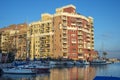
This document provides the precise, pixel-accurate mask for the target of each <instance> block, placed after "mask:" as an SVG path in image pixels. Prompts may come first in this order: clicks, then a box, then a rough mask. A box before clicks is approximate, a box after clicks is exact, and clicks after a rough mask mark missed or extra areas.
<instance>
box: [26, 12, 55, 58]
mask: <svg viewBox="0 0 120 80" xmlns="http://www.w3.org/2000/svg"><path fill="white" fill-rule="evenodd" d="M41 16H42V19H41V21H37V22H33V23H31V24H29V29H28V38H29V40H30V43H31V44H30V55H31V59H33V58H41V57H42V58H46V57H49V56H51V57H52V55H53V53H54V52H53V34H54V33H53V20H52V19H53V18H52V15H50V14H47V13H45V14H42V15H41Z"/></svg>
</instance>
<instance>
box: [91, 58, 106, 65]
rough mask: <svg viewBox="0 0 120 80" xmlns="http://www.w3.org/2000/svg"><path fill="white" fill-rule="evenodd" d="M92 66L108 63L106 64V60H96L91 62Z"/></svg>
mask: <svg viewBox="0 0 120 80" xmlns="http://www.w3.org/2000/svg"><path fill="white" fill-rule="evenodd" d="M90 64H92V65H104V64H107V63H106V60H102V59H96V60H93V61H91V62H90Z"/></svg>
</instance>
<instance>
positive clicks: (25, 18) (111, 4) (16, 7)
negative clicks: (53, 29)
mask: <svg viewBox="0 0 120 80" xmlns="http://www.w3.org/2000/svg"><path fill="white" fill-rule="evenodd" d="M69 4H73V5H74V6H76V11H77V12H78V13H80V14H82V15H84V16H91V17H93V18H94V38H95V39H94V40H95V44H94V45H95V50H97V51H99V53H100V55H101V52H102V51H106V52H107V53H108V55H107V57H112V58H113V57H116V58H120V35H119V34H120V0H0V28H2V27H6V26H8V25H11V24H20V23H24V22H27V23H31V22H34V21H38V20H40V19H41V14H42V13H50V14H54V13H55V9H56V8H59V7H62V6H65V5H69Z"/></svg>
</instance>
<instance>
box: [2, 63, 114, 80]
mask: <svg viewBox="0 0 120 80" xmlns="http://www.w3.org/2000/svg"><path fill="white" fill-rule="evenodd" d="M111 68H113V66H110V65H101V66H100V65H99V66H89V65H87V66H72V67H62V66H60V67H57V68H51V69H50V73H44V74H37V75H12V74H4V75H2V77H1V78H0V80H93V79H94V77H95V76H96V75H101V74H103V73H105V72H108V73H109V72H110V69H111Z"/></svg>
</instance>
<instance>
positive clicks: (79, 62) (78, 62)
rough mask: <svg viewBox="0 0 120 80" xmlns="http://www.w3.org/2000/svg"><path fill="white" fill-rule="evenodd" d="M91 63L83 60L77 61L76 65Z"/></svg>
mask: <svg viewBox="0 0 120 80" xmlns="http://www.w3.org/2000/svg"><path fill="white" fill-rule="evenodd" d="M89 64H90V63H89V62H88V61H86V60H83V61H75V65H89Z"/></svg>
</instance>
